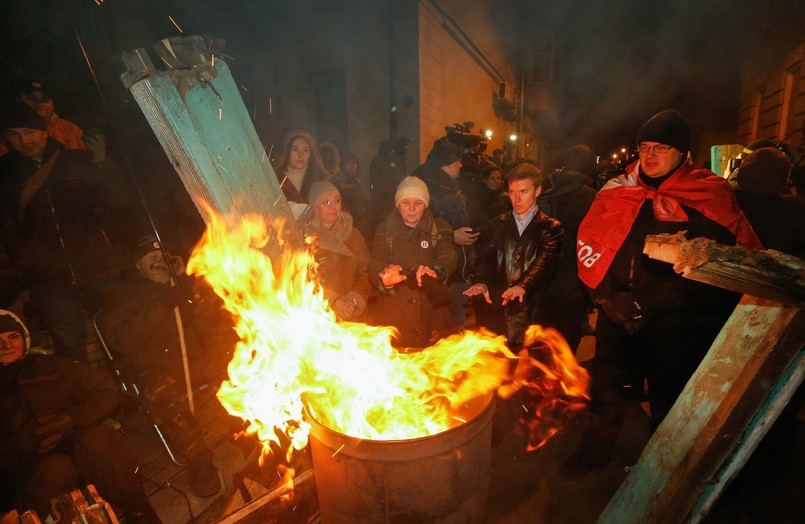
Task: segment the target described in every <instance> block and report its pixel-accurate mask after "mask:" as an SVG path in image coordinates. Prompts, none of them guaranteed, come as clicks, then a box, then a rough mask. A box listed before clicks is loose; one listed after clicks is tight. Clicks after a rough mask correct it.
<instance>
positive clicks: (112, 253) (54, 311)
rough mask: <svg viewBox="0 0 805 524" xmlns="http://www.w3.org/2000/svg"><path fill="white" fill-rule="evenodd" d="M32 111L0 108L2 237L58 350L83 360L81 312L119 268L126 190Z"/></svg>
mask: <svg viewBox="0 0 805 524" xmlns="http://www.w3.org/2000/svg"><path fill="white" fill-rule="evenodd" d="M44 126H45V124H44V122H43V121H42V119H41V118H40V117H39V115H37V114H36V113H35V112H34V110H33V109H31V108H30V107H28V106H27V105H25V104H23V103H22V102H14V103H12V104H9V105H7V106H6V107H4V108H2V109H1V110H0V128H1V129H2V132H3V136H4V138H5V140H6V141H7V142H8V144H9V146H10V147H11V151H10V152H9V153H8V154H7V155H5V156H3V157H2V158H0V186H2V187H1V189H2V191H0V242H1V243H2V244H3V248H4V249H5V251H6V252H7V253H8V255H9V258H10V259H11V260H12V262H13V263H14V264H15V266H16V267H17V268H18V270H19V272H20V273H21V274H22V276H23V279H24V285H25V286H26V287H27V288H28V290H29V291H30V297H31V302H32V304H33V305H34V307H35V308H36V309H37V311H38V312H39V314H40V316H41V318H42V320H43V321H44V323H45V325H46V327H47V329H48V331H49V332H50V335H51V338H52V339H53V343H54V346H55V350H56V353H57V354H59V355H62V356H66V357H69V358H72V359H75V360H78V361H82V362H87V361H88V359H87V352H86V343H87V331H86V314H85V310H86V311H88V312H90V313H91V312H93V311H94V310H96V309H97V308H98V307H100V300H101V296H102V295H103V293H104V292H105V291H106V290H107V289H108V288H109V287H110V286H111V285H112V284H114V282H115V281H116V280H117V278H118V275H119V272H120V270H121V264H120V258H119V257H120V248H119V246H120V240H119V239H120V238H122V237H123V236H124V233H123V232H122V230H123V229H124V224H125V221H126V220H127V214H128V213H127V211H128V200H129V195H130V194H131V191H129V189H128V187H127V185H126V184H125V182H124V177H123V175H122V173H121V172H120V170H119V169H118V168H117V166H115V165H114V163H112V162H110V161H109V160H107V159H105V158H102V159H101V158H95V157H93V156H92V154H91V153H89V152H87V151H79V150H72V149H66V148H65V147H64V146H63V145H62V144H60V143H59V142H57V141H56V140H54V139H52V138H50V137H49V136H48V135H47V133H46V132H45V127H44Z"/></svg>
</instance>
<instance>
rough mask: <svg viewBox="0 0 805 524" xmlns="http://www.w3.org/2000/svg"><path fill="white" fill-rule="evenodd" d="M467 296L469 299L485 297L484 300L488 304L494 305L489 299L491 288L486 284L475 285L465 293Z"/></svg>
mask: <svg viewBox="0 0 805 524" xmlns="http://www.w3.org/2000/svg"><path fill="white" fill-rule="evenodd" d="M464 294H465V295H467V296H468V297H474V296H475V295H483V296H484V300H486V303H487V304H491V303H492V299H491V298H489V288H487V287H486V284H473V285H471V286H470V287H469V289H467V291H465V292H464Z"/></svg>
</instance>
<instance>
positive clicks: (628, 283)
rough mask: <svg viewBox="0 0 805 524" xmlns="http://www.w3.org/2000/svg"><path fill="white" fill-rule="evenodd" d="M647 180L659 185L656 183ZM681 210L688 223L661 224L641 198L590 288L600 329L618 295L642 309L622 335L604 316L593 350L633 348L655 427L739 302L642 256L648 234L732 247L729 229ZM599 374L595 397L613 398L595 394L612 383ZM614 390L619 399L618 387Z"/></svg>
mask: <svg viewBox="0 0 805 524" xmlns="http://www.w3.org/2000/svg"><path fill="white" fill-rule="evenodd" d="M640 176H643V175H640ZM671 176H673V175H671ZM651 182H653V183H658V181H657V180H654V181H651ZM681 207H682V209H683V210H684V212H685V213H686V214H687V216H688V220H687V221H684V222H670V221H661V220H658V219H657V218H656V217H655V215H654V211H653V209H652V201H651V200H646V201H645V202H644V203H643V204H642V206H641V207H640V210H639V212H638V215H637V218H636V219H635V221H634V223H633V224H632V227H631V230H630V231H629V233H628V235H627V237H626V239H625V240H624V241H623V243H622V244H621V246H620V248H619V249H618V251H617V253H616V255H615V258H614V259H613V261H612V264H611V265H610V267H609V269H608V270H607V272H606V274H605V276H604V279H603V280H602V281H601V283H600V284H599V285H598V286H597V287H596V288H595V289H592V290H590V291H591V296H592V298H593V300H594V301H595V302H596V303H597V304H602V311H601V313H600V314H599V320H598V322H599V323H603V321H602V320H601V315H607V317H609V314H607V313H606V311H607V309H608V308H609V307H611V306H610V305H607V304H606V303H607V302H609V303H610V304H612V303H615V302H616V301H617V299H618V297H619V296H628V297H629V302H630V303H631V302H632V301H636V302H637V303H638V304H640V306H641V308H642V324H643V326H642V328H641V329H640V330H639V331H637V332H636V333H635V334H634V335H627V333H626V330H625V329H624V328H623V327H622V326H620V325H615V324H613V320H614V319H610V318H607V319H606V322H607V328H606V329H598V328H597V330H596V347H599V346H601V347H607V348H623V347H626V345H627V343H628V344H629V345H630V346H632V347H634V348H636V349H635V351H637V352H638V353H639V355H640V359H641V360H642V361H643V362H644V363H645V370H644V371H645V373H646V376H647V377H648V380H649V390H650V391H649V394H650V399H651V404H652V410H651V411H652V422H653V423H654V424H655V427H656V424H659V422H660V421H661V420H662V419H663V418H664V417H665V414H666V413H667V412H668V410H669V409H670V407H671V405H672V404H673V402H674V400H675V399H676V397H677V396H678V395H679V393H680V392H681V391H682V388H683V387H684V385H685V383H686V382H687V380H688V379H689V378H690V376H691V374H692V373H693V372H694V371H695V369H696V366H697V365H698V363H699V362H700V361H701V359H702V358H703V357H704V355H705V354H706V353H707V350H708V349H709V348H710V346H711V344H712V342H713V340H714V339H715V337H716V335H717V334H718V333H719V331H720V330H721V328H722V327H723V326H724V323H725V322H726V320H727V318H729V316H730V314H731V313H732V311H733V310H734V308H735V305H736V304H737V303H738V300H739V298H740V295H739V294H738V293H735V292H732V291H727V290H724V289H721V288H718V287H715V286H711V285H709V284H703V283H700V282H695V281H693V280H690V279H687V278H683V277H682V276H681V275H679V274H677V273H676V271H674V267H673V265H672V264H668V263H666V262H661V261H659V260H654V259H652V258H649V257H648V256H646V255H644V254H643V247H644V244H645V239H646V236H647V235H659V234H674V233H678V232H680V231H687V234H686V236H687V237H688V238H697V237H704V238H709V239H712V240H714V241H716V242H718V243H720V244H725V245H734V244H735V242H736V239H735V236H734V235H733V234H732V233H731V232H730V231H729V230H728V229H727V228H726V227H724V226H722V225H720V224H718V223H717V222H715V221H713V220H711V219H709V218H707V217H705V216H704V215H703V214H702V213H700V212H699V211H697V210H695V209H693V208H691V207H688V206H684V205H682V206H681ZM620 293H628V295H619V294H620ZM610 324H613V325H611V326H610ZM626 339H630V340H628V341H626ZM607 369H609V368H607ZM616 372H622V370H621V369H616V368H612V370H610V371H609V373H616ZM597 373H598V371H594V374H593V388H594V396H599V397H600V396H602V395H609V394H612V392H609V393H605V392H597V386H596V383H599V384H605V383H609V382H610V381H611V377H605V376H600V377H597V376H596V375H597ZM621 384H622V383H621ZM614 388H615V389H616V392H617V394H619V390H620V385H617V386H614Z"/></svg>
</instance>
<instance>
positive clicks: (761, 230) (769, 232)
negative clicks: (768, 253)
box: [735, 190, 805, 258]
mask: <svg viewBox="0 0 805 524" xmlns="http://www.w3.org/2000/svg"><path fill="white" fill-rule="evenodd" d="M735 197H736V198H737V199H738V203H739V204H740V205H741V208H742V209H743V210H744V214H745V215H746V218H747V220H749V223H750V224H752V228H753V229H754V230H755V233H757V236H758V238H760V241H761V242H763V247H765V248H766V249H776V250H777V251H782V252H783V253H788V254H789V255H794V256H795V257H799V258H805V196H802V195H786V196H779V195H759V194H756V193H750V192H749V191H745V190H739V191H736V192H735Z"/></svg>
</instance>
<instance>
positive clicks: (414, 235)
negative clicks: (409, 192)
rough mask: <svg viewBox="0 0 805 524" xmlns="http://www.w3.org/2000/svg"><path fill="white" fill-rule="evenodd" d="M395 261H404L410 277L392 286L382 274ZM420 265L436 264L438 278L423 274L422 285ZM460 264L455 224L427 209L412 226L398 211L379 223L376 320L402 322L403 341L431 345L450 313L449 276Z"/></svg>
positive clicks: (372, 266) (373, 275)
mask: <svg viewBox="0 0 805 524" xmlns="http://www.w3.org/2000/svg"><path fill="white" fill-rule="evenodd" d="M389 264H397V265H400V266H402V268H403V270H404V271H405V272H406V275H407V277H408V278H407V280H404V281H403V282H401V283H399V284H397V285H395V286H394V287H393V288H392V289H385V288H384V287H383V285H382V283H381V282H380V281H379V278H378V274H380V273H382V272H383V270H384V269H385V268H386V267H387V266H388V265H389ZM420 265H423V266H428V267H430V268H431V269H433V270H435V271H436V272H437V274H438V275H439V278H438V280H436V281H434V280H433V279H432V278H431V277H427V276H426V277H423V282H425V284H423V286H422V287H418V286H417V283H416V276H415V272H416V270H417V268H418V267H419V266H420ZM455 269H456V254H455V251H454V250H453V230H452V229H451V228H450V224H448V223H447V222H445V221H444V220H441V219H436V218H434V217H433V215H432V214H431V213H430V211H429V210H427V209H426V210H425V214H424V215H423V216H422V219H421V220H420V221H419V223H418V224H417V226H416V227H414V228H410V227H408V226H406V225H405V223H404V222H403V220H402V217H400V214H399V213H398V212H397V211H393V212H392V213H391V214H390V215H389V216H388V218H387V219H386V220H385V221H384V222H382V223H381V224H380V225H379V226H378V227H377V229H376V230H375V236H374V239H373V241H372V256H371V259H370V261H369V278H370V279H371V281H372V282H374V283H376V284H377V285H378V289H379V290H380V295H379V296H378V299H377V304H376V309H375V312H374V315H373V318H374V323H376V324H378V325H385V326H394V327H396V328H397V329H398V330H399V331H400V337H399V339H397V340H396V341H395V345H397V346H400V347H426V346H427V345H429V341H430V339H431V335H432V331H434V330H436V329H438V328H439V327H440V318H441V317H442V316H444V317H445V318H446V317H447V315H448V308H447V306H448V304H449V301H450V294H449V291H448V290H447V287H446V286H445V285H444V284H443V282H444V281H446V280H447V278H448V277H449V276H450V275H451V274H452V273H453V271H455Z"/></svg>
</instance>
